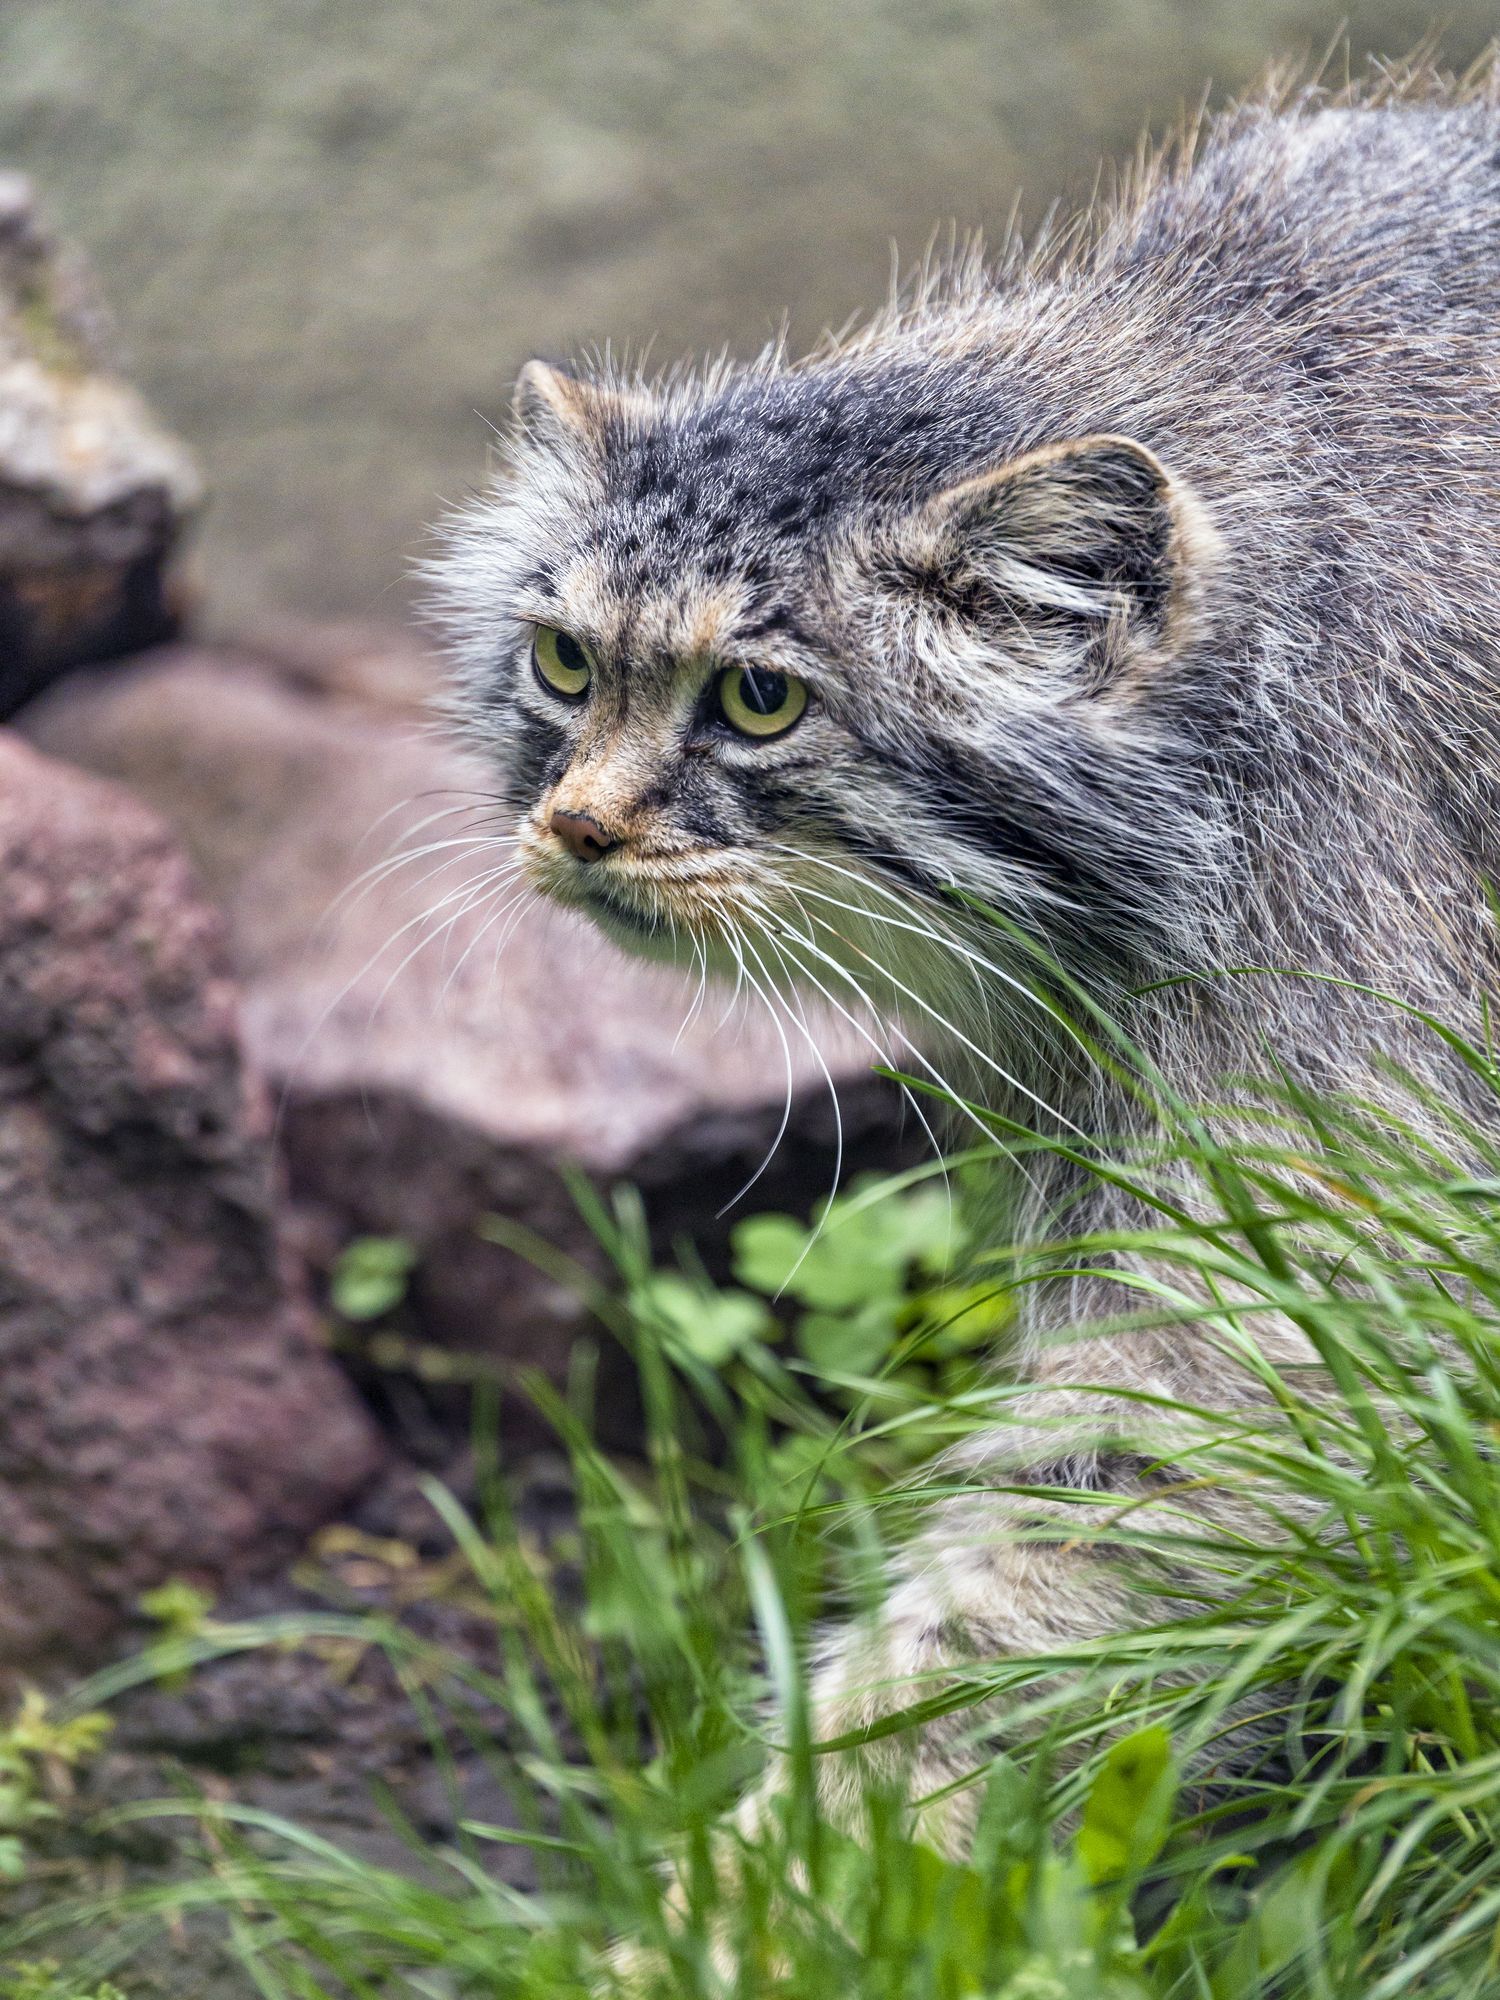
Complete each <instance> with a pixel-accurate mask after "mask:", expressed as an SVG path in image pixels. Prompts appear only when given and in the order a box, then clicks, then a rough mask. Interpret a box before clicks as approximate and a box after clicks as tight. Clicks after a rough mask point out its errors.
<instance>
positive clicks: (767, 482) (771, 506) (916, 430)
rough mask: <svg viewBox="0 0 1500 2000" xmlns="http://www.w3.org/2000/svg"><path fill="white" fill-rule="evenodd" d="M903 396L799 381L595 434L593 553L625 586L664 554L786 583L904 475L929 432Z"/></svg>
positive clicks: (806, 375)
mask: <svg viewBox="0 0 1500 2000" xmlns="http://www.w3.org/2000/svg"><path fill="white" fill-rule="evenodd" d="M914 386H915V385H914V384H913V382H911V381H909V380H902V379H900V371H895V373H894V377H893V375H892V374H887V375H885V376H883V377H881V378H879V379H872V378H871V377H869V376H865V375H861V374H859V373H858V372H855V371H850V370H844V371H827V372H824V371H820V370H816V369H808V370H805V371H800V372H799V371H789V372H787V373H784V374H781V375H773V376H767V377H764V378H756V377H750V378H746V379H741V380H739V381H735V382H731V383H730V384H729V385H728V386H726V387H725V388H723V389H722V390H720V391H719V392H718V393H716V394H713V395H699V396H691V397H686V398H683V397H674V396H672V395H670V394H669V395H667V396H665V397H663V398H660V399H658V400H656V401H653V402H649V403H647V404H645V405H644V406H641V407H637V408H636V409H635V410H633V411H632V412H631V413H630V414H629V416H628V417H627V418H626V419H625V420H624V421H622V422H620V423H619V424H616V425H612V426H611V427H610V428H609V431H608V434H607V439H606V450H605V458H604V467H603V471H604V478H603V492H602V504H601V507H600V513H599V518H598V529H599V547H600V551H601V553H602V554H603V555H604V556H605V557H606V558H607V559H609V560H611V561H612V562H613V563H614V564H615V566H616V568H617V569H618V571H619V572H620V577H621V582H622V584H623V586H624V587H626V588H630V587H632V586H639V585H644V584H648V583H649V582H650V581H651V580H652V575H653V569H652V565H653V562H654V561H659V560H661V559H663V558H666V557H670V556H675V557H676V558H677V559H679V560H680V561H683V562H689V563H691V564H692V565H693V566H694V567H695V568H698V569H700V570H701V571H702V572H703V573H704V574H705V575H708V576H715V575H717V576H721V577H725V578H728V577H730V576H739V577H745V578H748V579H749V580H750V581H751V582H752V583H754V582H760V581H769V580H770V579H771V578H772V577H773V576H774V575H775V574H777V573H778V572H780V573H785V572H786V571H787V570H788V569H789V568H793V567H795V566H796V564H797V563H798V561H799V559H800V558H801V557H802V556H803V555H804V554H805V553H806V552H807V551H808V549H809V548H810V546H811V545H812V544H814V543H815V542H816V540H817V539H818V537H819V536H820V535H821V534H822V533H824V532H825V531H826V530H827V529H828V528H829V527H830V526H831V525H832V524H833V523H834V522H835V521H836V520H837V518H838V517H839V516H840V515H841V514H843V513H847V512H852V511H853V510H854V509H855V508H857V507H858V506H859V505H860V503H861V502H862V501H864V500H867V499H868V497H869V494H870V490H871V488H872V486H874V485H877V484H879V483H880V482H881V481H883V480H888V479H890V478H891V477H892V476H893V475H898V474H899V473H900V471H901V470H902V469H903V467H909V465H910V464H911V462H912V461H913V457H914V452H915V450H916V441H917V439H918V438H919V437H920V436H921V434H922V433H923V431H924V430H926V429H928V428H930V424H931V421H932V420H931V418H930V415H929V412H928V410H927V409H926V407H925V406H924V403H923V399H922V398H921V397H920V396H919V395H916V394H914V393H913V392H914Z"/></svg>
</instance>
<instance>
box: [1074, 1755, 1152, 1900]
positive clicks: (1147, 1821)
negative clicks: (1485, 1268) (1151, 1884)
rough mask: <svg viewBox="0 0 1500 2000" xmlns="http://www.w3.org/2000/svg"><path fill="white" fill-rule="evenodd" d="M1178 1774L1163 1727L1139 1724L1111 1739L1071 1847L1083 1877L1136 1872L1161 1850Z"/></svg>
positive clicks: (1103, 1878)
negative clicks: (1131, 1731) (1112, 1743)
mask: <svg viewBox="0 0 1500 2000" xmlns="http://www.w3.org/2000/svg"><path fill="white" fill-rule="evenodd" d="M1176 1791H1177V1774H1176V1771H1175V1769H1174V1768H1173V1763H1172V1744H1171V1739H1170V1738H1169V1737H1168V1735H1167V1732H1166V1731H1165V1729H1162V1728H1159V1727H1152V1728H1150V1729H1138V1730H1137V1731H1136V1732H1135V1734H1134V1735H1133V1736H1127V1737H1125V1738H1124V1739H1123V1740H1122V1741H1121V1742H1119V1743H1116V1744H1115V1746H1114V1747H1113V1749H1112V1750H1111V1751H1110V1753H1109V1755H1108V1756H1107V1757H1106V1758H1105V1760H1104V1768H1103V1769H1102V1770H1101V1771H1100V1773H1099V1775H1098V1777H1097V1778H1096V1779H1095V1780H1094V1788H1093V1790H1092V1791H1091V1792H1090V1793H1089V1797H1088V1804H1087V1805H1086V1806H1085V1807H1084V1809H1083V1824H1082V1825H1081V1826H1080V1827H1079V1829H1078V1838H1077V1840H1076V1842H1075V1843H1074V1851H1075V1853H1076V1854H1077V1856H1078V1860H1079V1863H1080V1864H1081V1866H1082V1868H1083V1872H1084V1874H1085V1876H1086V1877H1087V1878H1088V1880H1089V1881H1090V1882H1091V1883H1093V1884H1095V1885H1096V1886H1097V1885H1098V1884H1099V1883H1101V1882H1117V1881H1120V1880H1121V1879H1122V1878H1124V1877H1127V1876H1131V1875H1138V1874H1139V1873H1140V1871H1141V1870H1142V1869H1143V1868H1145V1867H1146V1866H1147V1865H1148V1864H1149V1863H1150V1862H1152V1861H1154V1860H1155V1859H1156V1856H1157V1855H1158V1854H1159V1853H1160V1852H1161V1846H1162V1842H1163V1841H1164V1840H1165V1839H1166V1837H1167V1827H1168V1825H1169V1823H1170V1819H1171V1811H1172V1800H1173V1798H1174V1796H1175V1795H1176Z"/></svg>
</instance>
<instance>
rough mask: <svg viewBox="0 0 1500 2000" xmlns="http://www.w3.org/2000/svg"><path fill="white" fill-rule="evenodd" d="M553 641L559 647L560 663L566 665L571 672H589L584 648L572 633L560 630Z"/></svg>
mask: <svg viewBox="0 0 1500 2000" xmlns="http://www.w3.org/2000/svg"><path fill="white" fill-rule="evenodd" d="M553 643H554V644H555V645H556V648H557V657H558V661H559V664H560V665H562V666H564V667H566V668H567V670H568V672H569V673H570V674H586V673H587V672H588V670H589V663H588V661H587V659H585V657H584V652H583V648H582V646H580V645H579V643H578V641H577V640H576V639H575V638H573V636H572V635H571V633H568V632H559V633H558V635H557V638H556V639H555V641H554V642H553Z"/></svg>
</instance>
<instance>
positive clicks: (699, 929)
mask: <svg viewBox="0 0 1500 2000" xmlns="http://www.w3.org/2000/svg"><path fill="white" fill-rule="evenodd" d="M520 849H521V855H522V858H523V861H524V863H525V867H526V873H527V876H528V877H529V879H530V881H531V883H532V885H533V886H534V887H535V888H536V889H538V890H539V891H540V892H541V893H542V894H543V895H544V896H546V897H548V898H549V899H550V900H551V901H553V902H556V903H562V904H564V905H566V907H567V908H569V909H572V910H578V911H581V912H582V913H583V914H584V915H586V916H588V917H590V918H591V919H592V920H593V921H594V922H595V923H596V924H598V926H599V927H600V929H601V930H603V931H605V932H606V933H608V934H609V935H610V936H612V937H614V938H615V939H616V940H617V941H618V942H620V943H621V944H623V945H625V946H626V947H627V948H634V949H636V950H642V949H650V948H651V947H653V946H655V947H658V948H660V947H664V946H669V945H670V944H671V942H672V941H673V940H681V939H684V938H696V939H699V940H708V941H713V940H721V939H724V938H726V937H728V936H730V935H731V934H732V933H733V931H734V929H735V928H736V926H737V924H738V923H742V922H744V921H745V920H746V919H747V918H748V917H750V915H751V911H752V907H753V905H754V904H755V903H756V902H757V901H758V900H759V899H758V898H757V897H756V895H755V893H754V891H753V890H752V888H751V886H750V885H749V884H747V883H746V881H745V879H744V874H743V871H742V870H739V869H736V868H735V867H733V866H732V865H730V864H729V863H727V861H726V858H725V857H724V855H723V854H722V853H720V852H718V851H717V850H715V851H712V852H705V851H701V850H694V849H688V850H680V849H665V850H663V851H661V852H659V853H658V852H653V851H650V850H642V849H639V848H634V847H632V848H631V849H629V850H627V851H624V852H621V853H618V854H615V853H611V854H606V855H605V856H604V857H603V858H602V859H601V860H598V861H594V862H592V863H589V864H587V865H584V864H580V863H579V862H578V861H576V860H575V859H574V858H573V857H572V856H571V855H568V854H563V853H561V852H559V851H558V847H557V843H556V842H555V841H551V840H549V839H548V838H547V837H546V836H545V835H540V836H539V835H538V834H536V833H535V832H533V831H532V830H531V829H529V828H523V830H522V835H521V841H520Z"/></svg>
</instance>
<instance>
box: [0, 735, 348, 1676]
mask: <svg viewBox="0 0 1500 2000" xmlns="http://www.w3.org/2000/svg"><path fill="white" fill-rule="evenodd" d="M236 1012H237V1010H236V995H235V989H234V986H233V984H232V982H231V979H230V976H229V971H228V966H227V963H226V955H225V948H224V937H223V932H222V924H221V920H220V918H219V916H218V915H217V913H216V912H214V911H212V910H211V909H210V908H209V907H208V905H207V904H206V903H205V902H204V900H203V898H202V895H201V893H200V892H199V890H198V889H197V887H196V886H195V884H194V882H193V880H192V877H191V874H190V871H189V867H188V864H187V862H186V861H185V859H184V857H183V856H182V853H181V851H180V849H179V848H178V846H177V844H176V842H175V841H174V840H173V838H172V836H171V835H170V834H169V832H168V831H167V829H166V828H165V827H164V826H163V825H162V823H161V822H160V821H159V820H158V819H157V817H156V816H155V815H154V814H153V813H151V812H149V811H148V810H147V809H146V808H144V807H143V806H141V805H140V804H138V803H137V802H136V801H135V800H133V799H131V798H129V797H128V796H126V795H125V794H124V793H122V792H120V791H119V790H117V789H116V788H115V787H114V786H111V785H107V784H102V783H100V782H98V781H97V780H96V779H94V778H91V777H86V776H84V775H82V774H80V773H78V772H76V771H73V770H70V769H68V768H67V767H66V766H64V765H61V764H58V763H55V762H53V761H51V760H50V759H48V758H46V757H43V756H41V755H39V754H38V753H37V752H36V751H35V750H33V749H31V748H29V747H27V746H26V745H25V744H24V743H22V742H20V741H19V740H17V739H16V738H15V737H14V736H12V735H11V734H9V733H8V732H0V1680H3V1679H4V1678H5V1675H6V1673H7V1671H14V1670H16V1669H18V1668H19V1667H20V1666H21V1665H23V1664H24V1665H25V1666H26V1667H27V1668H28V1669H34V1668H35V1667H36V1666H37V1665H38V1664H39V1663H44V1662H46V1661H47V1660H48V1659H49V1658H51V1657H54V1656H57V1657H61V1656H76V1655H78V1654H80V1653H86V1652H88V1651H89V1650H91V1649H92V1648H94V1647H96V1646H97V1645H98V1644H99V1643H100V1642H101V1641H102V1640H103V1639H104V1638H105V1637H106V1635H107V1634H108V1632H109V1631H110V1629H111V1627H112V1626H113V1625H114V1624H115V1623H116V1622H118V1620H119V1619H120V1618H121V1616H122V1615H124V1614H126V1613H128V1612H129V1611H130V1610H131V1608H132V1607H133V1605H134V1603H135V1600H136V1599H137V1597H138V1596H139V1594H140V1593H141V1592H142V1591H143V1590H145V1589H147V1588H148V1587H150V1586H151V1585H153V1584H156V1583H159V1582H161V1581H162V1580H163V1579H164V1578H166V1577H169V1576H174V1575H186V1576H189V1577H195V1578H197V1579H199V1580H201V1581H206V1582H209V1583H218V1582H222V1581H225V1580H228V1579H232V1578H235V1577H239V1576H244V1575H247V1574H254V1573H256V1572H257V1571H261V1570H266V1569H269V1568H272V1567H274V1566H276V1565H277V1564H279V1563H283V1562H284V1561H285V1560H286V1558H287V1557H288V1555H289V1554H290V1553H292V1552H293V1551H294V1550H295V1549H296V1548H298V1547H299V1546H300V1545H301V1544H302V1542H303V1541H304V1540H305V1538H306V1536H307V1534H308V1533H309V1531H310V1530H311V1529H312V1528H313V1527H314V1526H316V1525H317V1524H318V1523H320V1522H321V1521H324V1520H326V1519H327V1518H328V1517H329V1516H330V1514H331V1513H333V1512H335V1511H336V1510H337V1509H338V1508H339V1507H340V1506H341V1505H342V1504H343V1503H344V1502H345V1501H346V1500H347V1499H348V1498H349V1497H350V1496H351V1495H352V1494H353V1493H354V1492H355V1491H356V1490H357V1489H358V1487H359V1486H360V1485H361V1483H362V1482H364V1481H365V1480H366V1479H367V1478H368V1477H369V1476H370V1474H371V1473H372V1472H373V1471H374V1469H375V1468H376V1466H377V1464H378V1460H379V1447H378V1444H377V1441H376V1437H375V1433H374V1430H373V1428H372V1425H371V1423H370V1421H369V1418H368V1417H367V1415H366V1413H365V1411H364V1409H363V1407H362V1405H361V1404H360V1402H359V1400H358V1398H357V1397H356V1396H355V1395H354V1393H353V1391H352V1390H351V1388H350V1385H349V1383H348V1381H347V1379H346V1378H345V1377H344V1376H343V1375H342V1374H341V1372H340V1371H339V1369H338V1368H337V1367H336V1365H335V1364H334V1363H333V1362H332V1361H331V1360H330V1358H329V1357H328V1355H327V1353H326V1352H325V1351H324V1350H323V1349H322V1347H321V1346H320V1343H319V1340H318V1332H317V1324H316V1320H315V1318H314V1316H313V1314H312V1312H311V1310H310V1307H309V1304H308V1301H307V1298H306V1296H305V1294H304V1293H303V1291H302V1290H301V1288H300V1283H299V1281H298V1279H297V1278H296V1276H295V1274H294V1272H293V1271H292V1269H291V1268H290V1267H289V1260H288V1257H287V1255H286V1252H285V1246H284V1243H283V1240H282V1237H281V1232H280V1230H279V1227H278V1188H277V1185H276V1176H275V1170H274V1165H273V1155H272V1148H271V1143H270V1115H269V1107H268V1104H267V1101H266V1098H265V1096H264V1093H263V1092H262V1090H261V1089H260V1088H259V1086H258V1085H257V1084H256V1083H255V1081H254V1079H253V1076H252V1074H251V1073H250V1072H249V1071H248V1070H247V1067H246V1065H245V1062H244V1061H243V1059H242V1056H241V1052H240V1045H239V1039H238V1024H237V1018H236Z"/></svg>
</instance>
